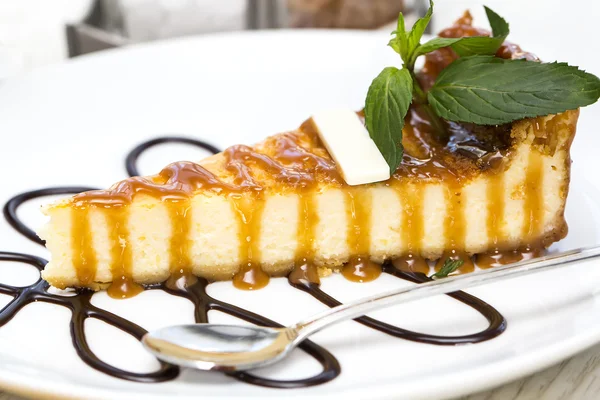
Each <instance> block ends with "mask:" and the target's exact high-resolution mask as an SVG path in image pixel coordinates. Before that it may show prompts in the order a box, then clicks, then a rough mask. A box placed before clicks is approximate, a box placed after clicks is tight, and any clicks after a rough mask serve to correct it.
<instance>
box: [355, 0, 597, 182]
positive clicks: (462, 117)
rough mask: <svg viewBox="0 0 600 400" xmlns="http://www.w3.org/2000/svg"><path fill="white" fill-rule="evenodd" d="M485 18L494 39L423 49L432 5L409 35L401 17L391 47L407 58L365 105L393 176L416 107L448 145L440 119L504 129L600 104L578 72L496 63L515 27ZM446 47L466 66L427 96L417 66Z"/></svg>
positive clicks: (452, 68)
mask: <svg viewBox="0 0 600 400" xmlns="http://www.w3.org/2000/svg"><path fill="white" fill-rule="evenodd" d="M485 11H486V14H487V17H488V21H489V23H490V26H491V28H492V36H491V37H464V38H435V39H432V40H430V41H428V42H426V43H424V44H421V42H420V41H421V38H422V36H423V33H424V32H425V29H426V28H427V25H428V24H429V22H430V20H431V15H432V13H433V1H430V6H429V10H428V11H427V14H426V15H425V16H424V17H423V18H421V19H419V20H418V21H417V22H416V23H415V25H414V26H413V28H412V30H411V31H410V32H408V31H406V28H405V24H404V17H403V15H402V14H400V15H399V17H398V26H397V29H396V30H395V31H394V32H392V35H394V37H393V38H392V39H391V40H390V42H389V46H390V47H392V49H394V51H395V52H396V53H398V54H399V55H400V58H401V59H402V64H403V66H402V69H397V68H393V67H388V68H386V69H384V70H383V72H382V73H381V74H380V75H379V76H378V77H377V78H375V80H374V81H373V83H372V84H371V87H370V88H369V91H368V93H367V99H366V102H365V123H366V125H367V130H368V131H369V135H370V136H371V138H372V139H373V141H374V142H375V144H376V145H377V147H378V148H379V150H380V151H381V153H382V154H383V156H384V158H385V159H386V161H387V162H388V164H389V166H390V170H391V171H392V172H394V171H395V170H396V168H398V166H399V165H400V163H401V161H402V153H403V148H402V128H403V127H404V118H405V117H406V114H407V113H408V109H409V106H410V104H411V103H412V102H415V103H417V104H419V105H420V107H422V109H423V110H424V111H425V112H426V113H427V114H428V115H429V117H430V118H431V119H432V126H433V127H434V128H435V129H436V130H437V131H438V133H439V135H440V137H442V138H443V137H445V135H446V132H445V131H444V127H443V124H442V123H441V121H440V118H443V119H446V120H449V121H456V122H468V123H476V124H480V125H496V124H504V123H509V122H512V121H516V120H519V119H523V118H530V117H537V116H543V115H548V114H555V113H559V112H564V111H567V110H573V109H576V108H578V107H583V106H586V105H590V104H592V103H595V102H596V101H597V100H598V98H599V97H600V79H598V78H597V77H596V76H594V75H592V74H589V73H587V72H584V71H581V70H579V69H578V68H577V67H572V66H569V65H567V64H564V63H546V64H545V63H539V62H534V61H525V60H505V59H501V58H496V57H494V54H496V52H497V51H498V49H499V48H500V46H501V45H502V43H504V40H505V39H506V37H507V36H508V34H509V26H508V23H507V22H506V21H505V20H504V19H503V18H502V17H501V16H499V15H498V14H496V13H495V12H494V11H492V10H491V9H489V8H488V7H485ZM442 47H451V48H452V49H453V50H454V51H455V52H456V54H457V55H459V56H460V58H459V59H457V60H456V61H454V62H453V63H452V64H450V65H449V66H448V67H447V68H445V69H444V70H443V71H442V72H441V74H440V75H439V77H438V78H437V80H436V82H435V84H434V86H433V87H432V88H431V90H430V91H429V92H428V93H425V92H424V91H423V89H422V88H421V87H420V85H419V83H418V81H417V79H416V75H415V72H414V65H415V62H416V60H417V58H418V57H420V56H422V55H425V54H427V53H430V52H432V51H434V50H437V49H440V48H442Z"/></svg>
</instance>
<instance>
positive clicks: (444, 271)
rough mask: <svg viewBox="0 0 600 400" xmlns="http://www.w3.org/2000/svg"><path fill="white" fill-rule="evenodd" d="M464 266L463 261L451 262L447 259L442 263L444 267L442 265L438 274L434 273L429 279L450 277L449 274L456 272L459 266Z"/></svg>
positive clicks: (451, 260)
mask: <svg viewBox="0 0 600 400" xmlns="http://www.w3.org/2000/svg"><path fill="white" fill-rule="evenodd" d="M463 264H464V261H463V260H460V259H459V260H453V259H451V258H447V259H446V261H444V265H442V268H440V270H439V271H438V272H436V273H435V274H433V275H431V276H430V278H431V279H438V278H445V277H447V276H448V275H450V274H451V273H453V272H454V271H456V270H457V269H459V268H460V266H461V265H463Z"/></svg>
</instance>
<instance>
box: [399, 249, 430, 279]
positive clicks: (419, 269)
mask: <svg viewBox="0 0 600 400" xmlns="http://www.w3.org/2000/svg"><path fill="white" fill-rule="evenodd" d="M393 264H394V267H396V268H397V269H399V270H400V271H405V272H414V273H420V274H425V275H429V264H428V263H427V261H426V260H425V259H424V258H423V257H419V256H415V255H413V254H411V253H409V254H407V255H405V256H401V257H398V258H397V259H395V260H394V261H393Z"/></svg>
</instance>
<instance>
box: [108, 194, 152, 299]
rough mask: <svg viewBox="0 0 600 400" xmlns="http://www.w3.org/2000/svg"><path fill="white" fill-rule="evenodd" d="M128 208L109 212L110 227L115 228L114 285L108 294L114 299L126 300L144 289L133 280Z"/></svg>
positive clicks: (113, 236)
mask: <svg viewBox="0 0 600 400" xmlns="http://www.w3.org/2000/svg"><path fill="white" fill-rule="evenodd" d="M127 212H128V209H127V208H126V207H123V206H121V207H114V208H112V209H111V210H110V211H108V212H107V214H106V215H107V218H108V226H110V227H112V228H113V232H112V234H111V235H110V237H111V239H112V243H111V259H112V262H111V268H110V269H111V273H112V283H111V284H110V286H109V287H108V289H107V293H108V295H109V296H110V297H112V298H114V299H125V298H129V297H133V296H135V295H137V294H139V293H141V292H142V291H143V290H144V289H143V287H142V286H141V285H138V284H137V283H135V282H134V280H133V266H132V263H133V258H132V254H131V247H130V246H128V245H127V243H128V240H129V229H127V215H128V214H127Z"/></svg>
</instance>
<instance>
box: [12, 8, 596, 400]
mask: <svg viewBox="0 0 600 400" xmlns="http://www.w3.org/2000/svg"><path fill="white" fill-rule="evenodd" d="M36 1H39V0H28V1H27V3H29V5H33V4H32V3H35V2H36ZM86 2H87V1H86V0H78V1H75V2H73V3H74V4H73V5H72V7H73V9H74V10H71V13H72V14H73V13H74V12H75V11H78V12H79V13H80V12H81V11H80V10H81V9H82V8H83V9H85V3H86ZM61 3H62V4H63V5H64V4H65V3H66V2H61ZM482 3H485V4H487V5H488V6H490V7H492V8H494V9H495V10H496V11H497V12H498V13H500V14H501V15H503V16H504V17H506V19H507V20H508V21H509V23H510V24H511V30H512V35H511V37H512V40H513V41H515V42H518V43H520V44H522V46H523V47H524V48H525V49H527V50H533V51H534V52H535V53H537V54H539V55H540V56H541V57H542V58H543V59H546V60H549V59H550V58H552V60H553V59H554V58H557V57H559V58H560V59H561V60H568V61H569V63H570V64H574V65H579V66H581V67H582V68H585V69H586V70H588V71H590V72H592V73H595V74H596V75H600V54H599V53H598V51H597V50H598V45H597V44H596V45H595V49H596V50H595V51H594V46H591V45H590V40H589V38H591V37H592V36H597V33H596V25H597V24H598V20H600V2H599V1H596V0H569V1H567V0H527V1H523V0H486V1H485V2H481V1H479V0H438V1H437V2H436V7H437V12H436V16H437V19H435V22H434V26H433V27H434V32H435V31H437V30H439V29H440V28H442V27H444V26H447V25H448V23H449V22H451V21H452V20H453V19H454V18H455V16H456V15H457V14H460V12H461V11H462V10H464V9H465V8H472V9H473V10H474V14H475V16H476V17H482V16H483V13H482V10H481V6H480V4H482ZM14 5H15V3H13V6H14ZM82 6H83V7H82ZM75 8H76V9H77V10H75ZM13 15H14V14H13ZM22 15H23V17H22V18H24V20H23V21H15V20H14V19H13V21H12V22H13V23H17V22H18V23H19V24H20V25H21V27H23V26H24V25H23V24H27V21H26V20H25V18H27V15H28V14H27V13H23V14H22ZM36 20H37V21H38V22H39V19H36ZM478 20H479V21H481V19H478ZM34 22H35V21H34ZM22 29H25V28H22ZM0 36H3V35H1V31H0ZM584 37H586V38H588V40H581V38H584ZM31 40H34V39H33V38H32V39H31ZM31 46H34V45H33V44H32V43H31V42H29V43H28V51H30V49H31ZM58 57H60V55H59V56H58ZM52 61H56V60H55V59H53V60H52ZM465 379H468V377H465ZM598 398H600V344H599V345H596V346H595V347H592V348H591V349H588V350H586V351H584V352H582V353H580V354H578V355H577V356H575V357H572V358H570V359H567V360H565V361H563V362H561V363H560V364H557V365H555V366H553V367H551V368H548V369H546V370H543V371H541V372H539V373H537V374H534V375H531V376H528V377H525V378H522V379H519V380H517V381H514V382H511V383H509V384H506V385H503V386H500V387H498V388H495V389H493V390H489V391H485V392H482V393H477V394H473V395H471V396H468V397H465V398H463V399H461V400H528V399H542V400H558V399H578V400H579V399H582V400H587V399H590V400H591V399H598ZM19 399H22V398H21V397H18V396H14V395H11V394H8V393H1V392H0V400H19Z"/></svg>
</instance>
